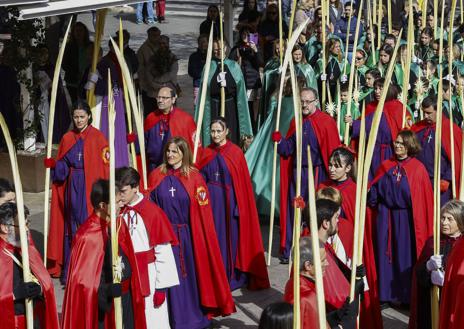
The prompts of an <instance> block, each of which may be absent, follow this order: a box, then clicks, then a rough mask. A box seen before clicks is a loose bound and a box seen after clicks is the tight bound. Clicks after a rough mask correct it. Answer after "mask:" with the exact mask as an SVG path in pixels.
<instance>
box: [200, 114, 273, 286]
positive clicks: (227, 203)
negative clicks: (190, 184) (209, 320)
mask: <svg viewBox="0 0 464 329" xmlns="http://www.w3.org/2000/svg"><path fill="white" fill-rule="evenodd" d="M210 131H211V140H212V141H213V143H212V144H211V145H209V146H208V147H207V148H205V149H204V151H203V158H202V159H201V161H200V162H198V165H197V166H198V168H199V169H200V171H201V173H202V174H203V177H204V178H205V181H206V184H207V186H208V192H209V195H210V200H211V208H212V210H213V218H214V221H215V228H216V234H217V236H218V241H219V246H220V248H221V253H222V260H223V262H224V267H225V268H226V272H227V277H228V280H229V284H230V287H231V290H235V289H238V288H240V287H241V286H243V285H244V284H245V283H247V281H248V287H249V288H250V289H265V288H269V287H270V283H269V277H268V274H267V267H266V261H265V258H264V247H263V241H262V239H261V229H260V227H259V217H258V211H257V209H256V203H255V197H254V193H253V187H252V185H251V179H250V174H249V173H248V167H247V164H246V161H245V157H244V155H243V152H242V150H241V149H240V148H239V147H238V146H236V145H235V144H233V143H232V142H231V141H229V140H228V139H227V136H228V133H229V129H228V128H227V124H226V121H225V119H224V118H221V117H219V118H216V119H213V120H212V121H211V129H210Z"/></svg>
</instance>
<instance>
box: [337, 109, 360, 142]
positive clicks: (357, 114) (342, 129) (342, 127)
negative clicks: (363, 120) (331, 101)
mask: <svg viewBox="0 0 464 329" xmlns="http://www.w3.org/2000/svg"><path fill="white" fill-rule="evenodd" d="M350 111H351V117H352V118H353V120H356V119H358V118H359V117H360V116H361V112H360V111H359V105H358V104H355V102H352V103H351V108H350ZM347 112H348V103H341V104H340V114H339V115H340V139H341V140H343V139H344V138H345V129H346V124H345V121H344V118H345V115H346V114H347ZM349 143H350V136H348V143H344V144H346V145H349Z"/></svg>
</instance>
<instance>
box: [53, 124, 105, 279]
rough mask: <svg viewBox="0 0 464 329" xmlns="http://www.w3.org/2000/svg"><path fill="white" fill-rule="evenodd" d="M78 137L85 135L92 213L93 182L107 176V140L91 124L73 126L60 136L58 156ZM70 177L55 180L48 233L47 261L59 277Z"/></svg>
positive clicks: (87, 187) (86, 173) (88, 196)
mask: <svg viewBox="0 0 464 329" xmlns="http://www.w3.org/2000/svg"><path fill="white" fill-rule="evenodd" d="M79 138H83V139H84V172H85V186H86V190H85V194H86V200H87V213H88V214H91V213H92V211H93V210H92V203H91V202H90V192H91V191H92V184H93V183H94V182H95V181H96V180H97V179H99V178H104V179H108V177H109V167H108V163H109V159H108V158H107V154H108V142H107V141H106V138H105V136H103V134H102V133H101V132H100V131H99V130H97V129H95V128H94V127H92V126H89V127H87V129H85V130H84V132H83V133H82V134H78V133H76V132H75V131H74V130H72V131H69V132H67V133H66V134H65V135H64V136H63V139H62V140H61V143H60V146H59V148H58V156H57V160H60V159H62V158H63V157H64V156H65V155H66V153H67V152H68V151H69V150H70V149H71V148H72V147H73V146H74V144H75V143H76V142H77V140H78V139H79ZM66 185H67V181H65V182H63V183H53V184H52V202H51V206H50V232H49V235H48V253H47V255H48V256H47V257H48V261H47V264H48V265H47V268H48V271H49V272H50V274H51V275H52V276H54V277H59V276H60V273H61V267H62V266H63V240H64V227H65V214H64V212H65V209H64V200H65V191H66Z"/></svg>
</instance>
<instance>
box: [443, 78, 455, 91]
mask: <svg viewBox="0 0 464 329" xmlns="http://www.w3.org/2000/svg"><path fill="white" fill-rule="evenodd" d="M453 87H454V86H453V84H452V83H451V81H450V80H447V79H443V84H442V89H443V92H444V93H446V92H447V91H448V90H450V89H452V88H453Z"/></svg>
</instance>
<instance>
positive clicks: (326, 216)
mask: <svg viewBox="0 0 464 329" xmlns="http://www.w3.org/2000/svg"><path fill="white" fill-rule="evenodd" d="M339 209H340V206H339V205H338V204H336V203H335V202H333V201H332V200H327V199H319V200H316V212H317V228H318V229H320V228H321V226H322V222H324V221H330V220H331V219H332V217H333V216H334V215H335V213H336V212H337V211H338V210H339Z"/></svg>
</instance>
